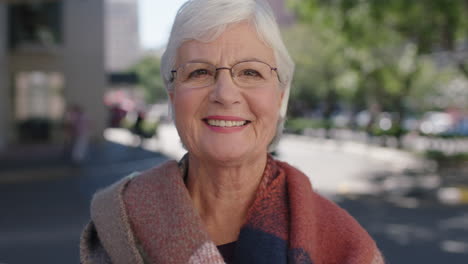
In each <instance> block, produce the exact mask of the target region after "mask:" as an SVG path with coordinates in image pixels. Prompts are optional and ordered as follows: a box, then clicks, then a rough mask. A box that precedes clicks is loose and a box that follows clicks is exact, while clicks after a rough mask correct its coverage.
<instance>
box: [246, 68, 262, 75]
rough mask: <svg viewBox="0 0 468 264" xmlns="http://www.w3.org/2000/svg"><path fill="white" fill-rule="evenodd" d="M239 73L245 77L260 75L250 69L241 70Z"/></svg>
mask: <svg viewBox="0 0 468 264" xmlns="http://www.w3.org/2000/svg"><path fill="white" fill-rule="evenodd" d="M241 75H242V76H245V77H262V75H261V74H260V73H259V72H258V71H256V70H252V69H247V70H243V71H242V74H241Z"/></svg>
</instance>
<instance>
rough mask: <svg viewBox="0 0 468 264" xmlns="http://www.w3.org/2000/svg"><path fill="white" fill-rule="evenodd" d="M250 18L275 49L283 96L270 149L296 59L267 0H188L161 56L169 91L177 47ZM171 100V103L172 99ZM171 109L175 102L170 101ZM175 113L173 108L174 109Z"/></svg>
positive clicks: (283, 114)
mask: <svg viewBox="0 0 468 264" xmlns="http://www.w3.org/2000/svg"><path fill="white" fill-rule="evenodd" d="M243 21H249V22H250V23H251V24H252V25H254V26H255V28H256V31H257V33H258V36H259V38H260V39H261V40H263V41H264V42H265V44H266V45H268V46H269V47H271V48H272V49H273V53H274V56H275V60H276V63H277V68H278V75H279V78H280V80H281V85H280V86H281V89H283V91H284V97H283V101H282V104H281V109H280V117H279V122H278V125H277V131H276V134H275V136H274V138H273V140H272V142H271V143H270V145H269V147H268V149H269V151H272V150H274V148H275V147H276V145H277V143H278V141H279V138H280V137H281V134H282V131H283V126H284V121H285V119H286V110H287V104H288V98H289V90H290V88H291V81H292V77H293V73H294V62H293V61H292V59H291V57H290V56H289V53H288V50H287V49H286V46H285V45H284V43H283V40H282V38H281V34H280V30H279V27H278V24H277V23H276V19H275V16H274V14H273V11H272V9H271V7H270V5H269V4H268V2H267V1H265V0H189V1H187V2H186V3H185V4H184V5H182V7H181V8H180V9H179V11H178V12H177V16H176V18H175V21H174V24H173V25H172V30H171V34H170V36H169V41H168V43H167V48H166V51H165V52H164V54H163V56H162V58H161V75H162V78H163V80H164V84H165V86H166V89H167V91H171V90H172V89H173V82H172V73H171V70H173V69H174V68H175V62H176V57H177V50H178V49H179V47H180V46H181V45H182V44H183V43H184V42H186V41H189V40H198V41H202V42H210V41H213V40H215V39H216V38H217V37H219V36H220V35H221V34H222V33H223V32H224V31H225V30H226V27H227V26H229V25H231V24H235V23H239V22H243ZM170 104H171V103H170ZM171 110H172V105H171ZM172 113H173V111H172Z"/></svg>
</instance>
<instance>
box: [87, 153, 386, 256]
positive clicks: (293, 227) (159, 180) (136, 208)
mask: <svg viewBox="0 0 468 264" xmlns="http://www.w3.org/2000/svg"><path fill="white" fill-rule="evenodd" d="M182 164H183V165H184V163H182ZM185 165H186V164H185ZM185 167H186V166H182V170H181V166H180V165H178V164H177V163H176V162H175V161H170V162H166V163H165V164H163V165H162V166H159V167H157V168H154V169H151V170H149V171H146V172H144V173H142V174H140V175H139V176H138V177H131V179H127V180H124V181H123V182H122V183H120V184H116V185H115V186H114V187H113V189H114V191H111V190H105V191H104V192H101V193H99V194H98V195H96V197H95V198H94V201H93V203H92V222H91V224H90V225H88V227H87V228H86V229H85V231H84V233H83V238H82V252H81V253H82V254H81V255H82V258H81V259H82V263H165V264H166V263H168V264H171V263H174V264H175V263H224V261H223V258H222V257H221V255H220V253H219V251H218V250H217V248H216V245H215V244H214V243H213V242H212V241H211V240H210V238H209V237H208V233H207V232H206V230H205V228H204V226H203V223H202V221H201V218H200V216H199V215H198V214H197V212H196V211H195V208H194V207H193V205H192V201H191V198H190V196H189V193H188V191H187V188H186V187H185V183H184V176H183V175H184V168H185ZM118 186H120V187H118ZM109 188H112V186H111V187H109ZM115 190H117V191H115ZM112 193H114V196H113V197H114V198H113V199H115V200H118V201H119V203H120V206H119V207H118V208H117V209H116V211H118V212H117V213H116V214H115V215H114V218H112V217H111V215H109V216H105V215H106V213H105V212H104V213H103V212H102V210H103V209H104V210H109V208H112V206H110V207H109V204H110V203H112V202H111V201H112V198H109V197H111V195H110V194H112ZM106 197H107V198H106ZM93 211H94V212H95V213H94V214H93ZM97 212H99V213H97ZM115 217H117V218H120V219H117V220H116V219H115ZM109 221H110V222H116V221H117V222H118V225H115V226H114V227H113V229H112V230H110V228H108V229H107V230H106V226H109ZM116 230H117V231H116ZM93 232H94V233H93ZM109 233H116V234H117V235H112V234H109ZM93 238H94V239H95V240H99V243H98V244H99V245H102V247H98V246H96V244H97V242H96V241H91V240H93ZM90 245H94V246H93V247H94V250H93V248H91V246H90ZM97 249H103V250H101V251H102V252H105V255H106V257H107V258H108V259H109V261H110V260H112V261H110V262H94V261H91V260H92V259H97V258H96V257H95V256H96V255H99V254H97V253H96V252H97V251H99V250H97ZM93 256H94V257H93ZM100 257H101V258H103V257H102V256H100ZM235 263H269V264H276V263H278V264H284V263H301V264H307V263H311V264H312V263H314V264H335V263H336V264H341V263H348V264H380V263H383V259H382V256H381V254H380V252H379V250H378V249H377V247H376V245H375V243H374V241H373V240H372V239H371V238H370V236H369V235H368V234H367V232H366V231H365V230H364V229H363V228H362V227H361V226H360V225H359V224H358V223H357V222H356V221H355V220H354V219H353V218H352V217H351V216H350V215H349V214H348V213H346V212H345V211H344V210H342V209H341V208H339V207H338V206H337V205H335V204H334V203H332V202H330V201H328V200H326V199H325V198H322V197H321V196H319V195H318V194H317V193H315V192H314V191H313V190H312V187H311V185H310V182H309V180H308V178H307V177H306V176H305V175H304V174H303V173H301V172H300V171H299V170H297V169H295V168H294V167H292V166H290V165H288V164H287V163H283V162H280V161H276V160H273V159H272V158H271V157H268V161H267V165H266V167H265V170H264V174H263V178H262V181H261V183H260V185H259V187H258V191H257V195H256V198H255V201H254V203H253V205H252V206H251V208H250V209H249V211H248V214H247V219H246V222H245V224H244V225H243V227H242V228H241V230H240V234H239V237H238V241H237V243H236V249H235Z"/></svg>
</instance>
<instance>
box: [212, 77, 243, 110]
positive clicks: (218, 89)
mask: <svg viewBox="0 0 468 264" xmlns="http://www.w3.org/2000/svg"><path fill="white" fill-rule="evenodd" d="M211 100H212V101H213V102H216V103H220V104H223V105H226V106H227V105H231V104H237V103H240V101H241V93H240V89H239V87H238V86H237V85H236V84H235V83H234V80H233V78H232V76H231V71H229V70H228V69H220V70H218V72H217V76H216V80H215V84H214V88H213V91H212V93H211Z"/></svg>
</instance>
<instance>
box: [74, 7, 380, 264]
mask: <svg viewBox="0 0 468 264" xmlns="http://www.w3.org/2000/svg"><path fill="white" fill-rule="evenodd" d="M293 67H294V65H293V62H292V61H291V59H290V57H289V55H288V52H287V50H286V48H285V46H284V44H283V42H282V40H281V36H280V33H279V30H278V26H277V24H276V22H275V19H274V16H273V14H272V11H271V9H270V7H269V6H268V4H267V3H266V2H265V1H262V0H193V1H189V2H187V3H186V4H185V5H183V6H182V8H181V9H180V10H179V12H178V14H177V17H176V19H175V22H174V25H173V28H172V32H171V35H170V38H169V43H168V48H167V50H166V52H165V53H164V55H163V58H162V76H163V78H164V80H165V84H166V87H167V91H168V95H169V98H170V102H171V109H172V111H173V116H174V120H175V125H176V127H177V131H178V133H179V135H180V138H181V140H182V142H183V144H184V146H185V147H186V149H187V150H188V154H187V155H185V157H184V158H183V159H182V160H181V161H179V162H176V161H169V162H166V163H164V164H163V165H160V166H159V167H156V168H153V169H150V170H148V171H146V172H143V173H134V174H132V175H130V176H129V177H126V178H124V179H123V180H121V181H120V182H118V183H116V184H114V185H112V186H110V187H108V188H107V189H104V190H102V191H100V192H99V193H97V194H96V195H95V197H94V199H93V202H92V205H91V219H92V221H91V222H90V223H89V224H88V225H87V227H86V228H85V230H84V231H83V234H82V240H81V262H82V263H83V264H86V263H122V264H123V263H126V264H128V263H316V264H317V263H319V264H320V263H323V264H325V263H353V264H367V263H383V261H382V258H381V255H380V253H379V251H378V249H377V247H376V245H375V243H374V241H373V240H372V239H371V238H370V237H369V235H368V234H367V233H366V231H364V230H363V229H362V228H361V227H360V226H359V224H358V223H357V222H356V221H355V220H354V219H353V218H352V217H351V216H350V215H348V214H347V213H346V212H345V211H343V210H342V209H340V208H339V207H338V206H336V205H335V204H333V203H331V202H330V201H328V200H326V199H324V198H322V197H321V196H319V195H318V194H317V193H315V192H314V191H313V189H312V187H311V185H310V183H309V180H308V178H307V177H306V176H305V175H304V174H303V173H301V172H300V171H299V170H297V169H295V168H293V167H292V166H290V165H288V164H286V163H283V162H280V161H277V160H274V159H273V158H272V157H271V156H270V155H268V151H269V150H271V149H272V148H273V147H274V145H275V143H276V142H277V139H278V137H279V135H280V134H281V130H282V127H283V121H284V116H285V110H286V102H287V98H288V92H289V88H290V83H291V78H292V75H293Z"/></svg>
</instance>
